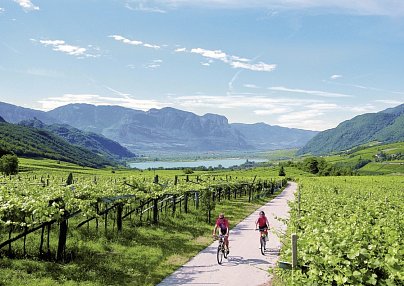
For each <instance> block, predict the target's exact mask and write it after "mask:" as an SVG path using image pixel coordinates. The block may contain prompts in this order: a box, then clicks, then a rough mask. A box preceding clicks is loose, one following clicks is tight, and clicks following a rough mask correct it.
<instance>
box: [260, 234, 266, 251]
mask: <svg viewBox="0 0 404 286" xmlns="http://www.w3.org/2000/svg"><path fill="white" fill-rule="evenodd" d="M260 243H261V254H262V255H265V243H266V241H265V236H261V239H260Z"/></svg>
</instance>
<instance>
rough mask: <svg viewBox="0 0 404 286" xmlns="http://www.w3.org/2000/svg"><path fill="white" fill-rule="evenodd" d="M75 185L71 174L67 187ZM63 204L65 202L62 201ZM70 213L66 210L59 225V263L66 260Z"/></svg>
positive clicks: (57, 256)
mask: <svg viewBox="0 0 404 286" xmlns="http://www.w3.org/2000/svg"><path fill="white" fill-rule="evenodd" d="M71 184H73V174H72V173H70V174H69V176H68V177H67V180H66V185H71ZM62 202H63V200H62ZM62 207H63V208H64V203H62ZM68 215H69V214H68V212H67V210H66V209H65V210H64V213H63V216H62V221H61V222H60V225H59V243H58V251H57V253H56V260H57V261H62V260H63V258H64V251H65V248H66V240H67V228H68V226H67V219H66V218H67V216H68Z"/></svg>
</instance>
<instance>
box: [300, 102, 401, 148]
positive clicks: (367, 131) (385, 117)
mask: <svg viewBox="0 0 404 286" xmlns="http://www.w3.org/2000/svg"><path fill="white" fill-rule="evenodd" d="M375 140H376V141H380V142H383V143H392V142H399V141H404V104H402V105H399V106H397V107H395V108H390V109H386V110H384V111H381V112H378V113H367V114H363V115H358V116H356V117H354V118H352V119H351V120H347V121H344V122H342V123H341V124H339V125H338V126H337V127H336V128H333V129H329V130H326V131H323V132H320V133H319V134H317V135H316V136H314V137H313V138H312V139H311V140H310V141H309V142H308V143H307V144H306V145H305V146H304V147H303V148H301V149H300V150H299V151H298V153H297V154H298V155H302V154H307V153H311V154H314V155H324V154H329V153H333V152H339V151H343V150H348V149H350V148H353V147H355V146H359V145H361V144H365V143H368V142H371V141H375Z"/></svg>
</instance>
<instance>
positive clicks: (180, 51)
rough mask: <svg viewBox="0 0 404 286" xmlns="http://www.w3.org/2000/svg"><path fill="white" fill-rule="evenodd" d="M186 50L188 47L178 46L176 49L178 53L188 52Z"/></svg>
mask: <svg viewBox="0 0 404 286" xmlns="http://www.w3.org/2000/svg"><path fill="white" fill-rule="evenodd" d="M186 51H187V49H186V48H177V49H175V50H174V52H176V53H182V52H186Z"/></svg>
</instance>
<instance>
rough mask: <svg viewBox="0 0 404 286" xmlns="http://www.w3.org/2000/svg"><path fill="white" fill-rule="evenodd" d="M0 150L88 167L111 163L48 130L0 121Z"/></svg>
mask: <svg viewBox="0 0 404 286" xmlns="http://www.w3.org/2000/svg"><path fill="white" fill-rule="evenodd" d="M0 150H1V152H3V153H11V152H13V153H15V154H16V155H17V156H23V157H29V158H50V159H56V160H62V161H66V162H71V163H75V164H78V165H81V166H88V167H102V166H106V165H111V160H108V159H106V158H103V157H101V156H98V155H96V154H94V153H92V152H90V151H88V150H86V149H84V148H81V147H77V146H74V145H71V144H69V143H68V142H67V141H65V140H64V139H62V138H60V137H58V136H56V135H54V134H52V133H51V132H49V131H45V130H41V129H37V128H32V127H26V126H19V125H15V124H10V123H4V122H2V123H0ZM112 164H113V163H112Z"/></svg>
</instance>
